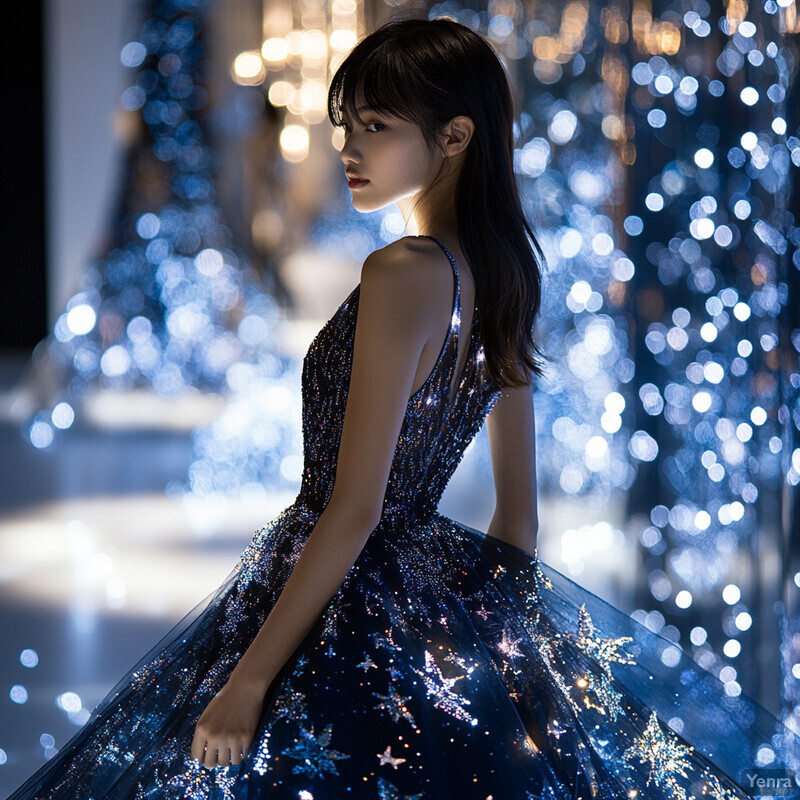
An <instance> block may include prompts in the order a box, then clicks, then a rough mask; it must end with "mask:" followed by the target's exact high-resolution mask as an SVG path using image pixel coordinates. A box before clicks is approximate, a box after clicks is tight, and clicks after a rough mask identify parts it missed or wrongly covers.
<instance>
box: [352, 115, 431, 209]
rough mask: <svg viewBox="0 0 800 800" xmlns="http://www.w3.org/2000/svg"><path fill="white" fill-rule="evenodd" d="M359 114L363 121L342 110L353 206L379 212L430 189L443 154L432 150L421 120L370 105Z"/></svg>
mask: <svg viewBox="0 0 800 800" xmlns="http://www.w3.org/2000/svg"><path fill="white" fill-rule="evenodd" d="M359 113H360V115H361V118H362V122H361V123H358V122H356V121H355V120H350V119H348V118H347V117H346V115H343V117H344V122H345V128H344V130H345V142H344V147H343V148H342V150H341V154H340V157H341V159H342V162H343V163H344V165H345V171H346V173H348V176H347V177H348V186H349V187H350V191H351V193H352V197H353V207H354V208H355V209H356V210H357V211H361V212H367V211H375V210H376V209H378V208H383V206H386V205H389V204H391V203H396V202H397V201H398V200H400V199H402V198H404V197H412V196H414V195H418V194H419V193H421V192H422V191H423V190H424V189H426V188H427V187H428V186H429V185H430V184H431V182H432V181H433V179H434V178H435V177H436V175H437V173H438V172H439V169H440V167H441V164H442V160H443V157H442V156H441V155H439V154H438V153H433V154H432V153H430V152H429V150H428V147H427V145H426V144H425V140H424V138H423V136H422V130H421V129H420V127H419V125H417V124H416V123H414V122H408V121H407V120H404V119H397V118H394V117H389V116H386V115H385V114H381V113H378V112H375V111H369V110H367V109H362V110H361V111H360V112H359ZM351 176H353V179H352V180H351ZM356 176H357V178H360V179H362V180H358V179H356Z"/></svg>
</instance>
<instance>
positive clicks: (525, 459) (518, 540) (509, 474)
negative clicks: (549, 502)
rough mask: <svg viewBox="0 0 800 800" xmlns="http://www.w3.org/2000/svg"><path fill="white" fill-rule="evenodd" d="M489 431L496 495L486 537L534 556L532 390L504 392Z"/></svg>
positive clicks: (536, 518)
mask: <svg viewBox="0 0 800 800" xmlns="http://www.w3.org/2000/svg"><path fill="white" fill-rule="evenodd" d="M486 430H487V433H488V434H489V449H490V451H491V455H492V472H493V474H494V487H495V493H496V495H497V502H496V505H495V511H494V516H493V517H492V521H491V524H490V525H489V529H488V530H487V533H488V534H489V535H490V536H494V537H496V538H498V539H502V540H503V541H506V542H509V543H510V544H513V545H516V546H517V547H520V548H522V549H523V550H525V551H527V552H529V553H531V554H533V553H534V550H535V548H536V544H537V536H538V532H539V514H538V509H537V502H536V501H537V498H536V436H535V433H536V425H535V419H534V412H533V390H532V388H531V387H530V386H522V387H514V388H512V389H504V390H503V394H502V395H501V397H500V399H499V400H498V401H497V403H496V404H495V406H494V408H493V409H492V412H491V413H490V414H489V416H488V417H487V418H486Z"/></svg>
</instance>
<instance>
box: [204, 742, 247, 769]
mask: <svg viewBox="0 0 800 800" xmlns="http://www.w3.org/2000/svg"><path fill="white" fill-rule="evenodd" d="M191 755H192V758H193V759H195V760H197V761H199V762H200V763H201V764H202V765H203V766H204V767H207V768H208V769H212V768H214V767H230V766H238V765H239V764H241V763H242V762H243V761H244V759H245V756H246V748H245V746H244V745H243V744H239V745H225V744H220V745H217V744H215V743H213V742H212V743H208V742H206V743H205V745H203V746H202V752H201V753H200V755H199V756H198V755H197V754H196V752H195V747H193V748H192V754H191Z"/></svg>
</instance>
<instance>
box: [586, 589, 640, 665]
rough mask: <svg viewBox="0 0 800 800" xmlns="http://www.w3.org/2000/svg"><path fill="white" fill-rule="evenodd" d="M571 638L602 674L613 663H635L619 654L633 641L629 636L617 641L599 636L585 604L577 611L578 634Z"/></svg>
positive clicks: (625, 655)
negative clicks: (597, 665)
mask: <svg viewBox="0 0 800 800" xmlns="http://www.w3.org/2000/svg"><path fill="white" fill-rule="evenodd" d="M571 638H572V639H573V640H574V641H575V644H576V645H577V646H578V648H580V649H581V650H582V651H583V652H584V653H586V655H588V656H590V657H591V658H594V659H595V660H597V661H598V662H599V663H600V666H601V668H602V669H603V671H604V672H608V671H609V665H610V664H611V663H612V662H614V661H617V662H619V663H620V664H635V663H636V662H635V661H634V660H633V659H632V658H629V657H628V655H627V654H624V653H621V652H620V647H621V646H622V645H623V644H625V643H626V642H632V641H633V639H632V638H631V637H630V636H620V637H619V638H618V639H614V638H611V637H609V638H603V637H602V636H599V635H598V633H597V631H596V630H595V627H594V623H593V622H592V617H591V615H590V614H589V612H588V611H587V610H586V605H585V604H583V605H582V606H581V607H580V609H579V611H578V634H577V636H572V637H571Z"/></svg>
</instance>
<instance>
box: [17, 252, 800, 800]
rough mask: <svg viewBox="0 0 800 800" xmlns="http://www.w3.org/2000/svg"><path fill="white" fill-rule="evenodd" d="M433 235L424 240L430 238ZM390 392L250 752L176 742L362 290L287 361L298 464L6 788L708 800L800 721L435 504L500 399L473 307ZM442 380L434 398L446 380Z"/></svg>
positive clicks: (205, 699)
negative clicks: (333, 575) (367, 503)
mask: <svg viewBox="0 0 800 800" xmlns="http://www.w3.org/2000/svg"><path fill="white" fill-rule="evenodd" d="M439 244H440V245H441V243H439ZM441 246H442V248H443V249H444V250H445V253H447V256H448V258H449V259H450V262H451V264H452V267H453V272H454V277H455V291H454V301H453V313H452V318H451V323H450V328H449V332H448V335H447V338H446V341H445V342H444V344H443V347H442V349H441V352H440V354H439V357H438V359H437V362H436V365H435V367H434V369H433V370H432V372H431V374H430V375H429V376H428V378H427V379H426V381H425V383H424V384H423V385H422V387H421V388H420V389H419V391H417V392H415V393H414V395H413V396H412V397H411V398H409V401H408V406H407V411H406V415H405V419H404V422H403V425H402V428H401V432H400V436H399V439H398V442H397V447H396V451H395V455H394V461H393V464H392V469H391V474H390V478H389V482H388V486H387V490H386V496H385V500H384V510H383V516H382V518H381V521H380V524H379V525H378V527H377V528H376V529H375V530H374V532H373V533H372V534H371V535H370V537H369V539H368V541H367V543H366V546H365V547H364V549H363V551H362V552H361V554H360V555H359V557H358V559H357V560H356V562H355V564H354V565H353V567H352V569H351V570H350V571H349V572H348V574H347V576H346V578H345V580H344V581H343V583H342V585H341V587H340V588H339V590H338V591H337V592H336V594H335V595H334V596H333V598H332V599H331V601H330V602H329V604H328V605H327V606H326V608H325V609H324V611H323V613H322V614H321V615H320V618H319V619H318V621H317V623H316V625H315V627H314V628H313V629H312V630H311V631H310V632H309V634H308V636H307V637H306V638H305V639H304V640H303V642H302V643H301V644H300V645H299V646H298V647H297V649H296V650H295V652H294V654H293V655H292V656H291V657H290V658H289V660H288V661H287V662H286V664H285V665H284V667H283V669H282V670H281V672H280V673H279V674H278V675H277V676H276V678H275V680H274V681H273V682H272V684H271V685H270V687H269V690H268V691H267V694H266V696H265V699H264V704H263V709H262V713H261V718H260V722H259V725H258V730H257V733H256V736H255V738H254V740H253V744H252V746H251V748H250V751H249V754H248V755H247V758H246V759H245V760H244V761H243V762H242V763H241V764H240V765H236V766H229V767H218V768H215V769H207V768H205V767H203V766H201V765H200V764H198V763H197V762H194V761H192V759H191V758H190V752H189V748H190V745H191V742H192V738H193V735H194V728H195V724H196V722H197V720H198V718H199V716H200V714H201V713H202V712H203V710H204V709H205V707H206V705H207V704H208V703H209V702H210V701H211V699H212V698H213V697H214V695H215V694H216V693H217V692H218V691H219V690H220V689H221V688H222V686H223V685H224V683H225V681H226V680H227V678H228V676H229V675H230V672H231V671H232V669H233V667H234V666H235V665H236V663H237V661H238V659H239V658H240V657H241V656H242V654H243V653H244V652H245V651H246V650H247V648H248V647H249V645H250V643H251V641H252V640H253V638H254V637H255V635H256V633H257V632H258V630H259V628H260V626H261V624H262V623H263V622H264V620H265V619H266V617H267V615H268V614H269V612H270V609H271V608H272V607H273V605H274V603H275V602H276V600H277V598H278V596H279V595H280V592H281V590H282V588H283V586H284V585H285V583H286V581H287V579H288V577H289V575H290V573H291V571H292V568H293V565H294V564H295V563H296V561H297V559H298V558H299V556H300V553H301V551H302V549H303V545H304V542H305V540H306V538H307V537H308V535H309V533H310V532H311V530H312V529H313V527H314V524H315V523H316V521H317V519H318V518H319V516H320V513H321V512H322V510H323V509H324V507H325V505H326V503H327V501H328V499H329V497H330V494H331V489H332V486H333V481H334V475H335V470H336V457H337V451H338V445H339V440H340V435H341V428H342V420H343V416H344V410H345V403H346V400H347V390H348V385H349V376H350V367H351V361H352V347H353V338H354V333H355V326H356V315H357V312H358V298H359V287H358V286H357V287H356V288H355V289H354V290H353V291H352V292H351V293H350V295H349V296H348V297H347V298H346V299H345V300H344V302H343V303H342V304H341V306H340V307H339V308H338V310H337V311H336V312H335V314H334V315H333V317H332V318H331V319H330V320H329V321H328V322H327V323H326V324H325V326H324V327H323V328H322V329H321V331H320V332H319V334H318V335H317V336H316V338H315V339H314V341H313V342H312V344H311V345H310V347H309V349H308V352H307V354H306V356H305V359H304V362H303V373H302V396H303V434H304V448H305V467H304V472H303V478H302V486H301V489H300V492H299V494H298V496H297V498H296V500H295V502H294V503H293V504H292V505H290V506H289V507H288V508H286V509H284V510H283V511H282V512H281V513H280V514H278V516H277V517H276V518H275V519H273V520H272V522H270V523H269V524H268V525H266V526H265V527H264V528H262V529H261V530H259V531H257V532H256V533H255V535H254V537H253V539H252V541H251V542H250V544H249V545H248V546H247V547H246V549H245V550H244V552H243V553H242V555H241V559H240V561H239V562H238V563H237V564H236V566H235V567H234V569H233V570H232V571H231V573H230V575H229V576H228V578H227V579H226V580H225V582H224V583H223V584H222V586H220V588H219V589H218V590H217V591H216V592H214V593H213V594H212V595H210V596H209V597H208V598H206V599H205V600H204V601H203V602H201V603H200V604H199V605H198V606H196V607H195V608H194V609H193V610H192V611H191V612H190V613H189V614H187V615H186V617H184V618H183V619H182V620H181V621H180V622H179V623H178V624H177V625H176V626H175V627H174V628H173V629H172V630H171V631H170V632H169V633H168V634H167V635H166V636H165V637H163V638H162V639H161V641H159V642H158V643H157V644H156V645H155V647H153V648H152V650H151V651H150V652H149V653H147V654H146V655H145V656H144V657H143V658H142V659H141V660H140V661H139V662H138V663H137V664H136V665H135V666H134V667H133V668H132V669H131V670H130V672H129V673H128V674H127V675H125V676H124V677H123V678H122V679H121V680H120V681H119V682H118V683H117V685H116V686H115V687H114V688H113V689H112V690H111V692H110V693H109V694H108V695H107V696H106V697H105V698H104V699H103V700H102V701H101V702H100V704H99V705H98V706H97V707H96V708H95V709H94V711H93V713H92V716H91V718H90V719H89V721H88V722H87V723H86V724H85V725H84V726H83V727H82V728H81V729H80V730H79V731H78V732H77V733H76V735H75V736H74V737H73V738H72V739H71V740H70V741H69V742H68V743H67V744H66V745H64V746H63V747H62V748H61V750H60V751H59V752H58V753H57V755H55V756H54V757H53V758H52V759H51V760H50V761H48V762H47V764H45V765H44V766H43V767H42V768H41V769H39V771H38V772H36V773H35V774H34V775H33V776H32V777H31V778H30V779H29V780H28V781H27V782H26V783H25V784H24V785H23V786H22V787H20V788H19V789H18V790H17V791H16V792H15V793H13V794H12V795H11V797H10V800H34V798H36V800H162V799H166V798H169V799H170V800H179V799H180V800H208V799H209V798H214V799H218V800H267V798H269V800H290V799H291V800H345V799H346V798H352V799H353V800H422V799H423V798H424V800H450V799H451V798H452V800H533V799H534V798H535V799H536V800H577V799H578V798H582V799H583V800H588V799H589V798H604V799H606V798H607V799H608V800H612V799H613V800H634V799H636V800H643V799H644V798H648V799H649V798H653V799H658V800H661V799H662V798H665V799H667V798H668V799H669V800H692V799H693V798H700V797H701V795H710V796H711V797H713V798H717V800H722V799H723V798H725V799H726V800H727V799H729V798H746V797H751V796H754V792H755V790H754V789H752V788H751V786H748V779H746V778H745V777H743V775H742V771H743V770H747V769H748V768H753V767H756V766H768V767H772V768H776V767H780V766H787V767H788V766H792V765H795V764H796V761H797V758H798V753H800V739H798V737H796V736H795V735H794V734H792V733H791V732H790V731H789V730H788V729H787V728H786V727H785V726H783V725H782V724H781V723H780V722H779V720H777V719H776V718H775V717H774V716H773V715H771V714H770V713H769V712H767V711H766V710H765V709H764V708H762V707H761V706H759V705H758V704H757V703H755V702H754V701H753V700H752V699H751V698H749V697H747V696H745V695H739V696H729V695H728V694H726V692H725V689H724V685H723V684H722V683H721V682H720V681H719V680H718V679H717V678H716V677H714V676H713V675H711V674H710V673H708V672H706V671H705V670H704V669H702V668H701V667H699V666H698V665H697V664H695V663H694V662H693V661H692V659H691V658H690V657H688V656H687V655H685V654H683V653H682V652H681V650H680V649H679V648H678V647H677V646H676V645H675V644H673V643H672V642H670V641H668V640H666V639H664V638H662V637H660V636H658V635H657V634H654V633H652V632H651V631H650V630H648V629H647V628H646V627H644V626H643V625H641V624H639V623H638V622H636V621H635V620H633V619H632V618H630V617H629V616H628V615H627V614H625V613H624V612H622V611H620V610H618V609H616V608H615V607H613V606H612V605H610V604H608V603H606V602H604V601H603V600H601V599H600V598H599V597H597V596H596V595H594V594H592V593H591V592H589V591H588V590H586V589H584V588H582V587H581V586H579V585H578V584H576V583H574V582H572V581H571V580H569V579H568V578H567V577H565V576H564V575H562V574H561V573H559V572H558V571H556V570H555V569H553V568H552V567H549V566H548V565H547V564H545V563H544V562H542V561H541V560H539V559H538V557H537V556H536V555H531V554H529V553H527V552H525V551H524V550H522V549H520V548H517V547H515V546H513V545H510V544H507V543H505V542H502V541H500V540H499V539H496V538H494V537H490V536H487V535H485V534H484V533H482V532H480V531H477V530H474V529H472V528H470V527H467V526H466V525H463V524H461V523H459V522H456V521H454V520H452V519H450V518H448V517H446V516H444V515H442V514H440V513H439V512H438V511H437V504H438V501H439V498H440V497H441V495H442V492H443V491H444V489H445V486H446V485H447V482H448V480H449V479H450V477H451V475H452V474H453V471H454V470H455V468H456V466H457V465H458V463H459V461H460V460H461V458H462V456H463V454H464V450H465V448H466V447H467V445H468V444H469V443H470V441H471V440H472V439H473V437H474V436H475V434H476V433H477V432H478V431H479V429H480V428H481V426H482V425H483V423H484V420H485V418H486V415H487V414H488V413H489V411H490V410H491V409H492V407H493V404H494V403H495V402H496V401H497V399H498V398H499V396H500V392H499V390H497V389H496V388H495V387H494V386H493V385H492V384H491V383H490V382H489V380H488V376H487V373H486V370H485V365H484V359H483V356H484V353H483V349H482V347H481V344H480V341H481V340H480V321H479V319H478V317H477V314H474V317H473V324H472V330H471V338H470V346H469V351H468V355H467V360H466V362H465V365H464V367H463V369H462V372H461V374H460V375H459V376H458V379H457V381H456V382H455V384H454V383H453V378H454V377H455V376H454V372H455V369H456V359H457V354H458V337H459V333H460V317H461V307H460V292H459V276H458V268H457V267H456V263H455V261H454V259H453V257H452V255H451V254H450V253H449V251H447V249H446V248H444V246H443V245H441ZM453 385H455V387H456V391H455V396H454V397H452V398H451V397H450V396H449V394H450V393H449V389H450V387H451V386H453Z"/></svg>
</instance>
